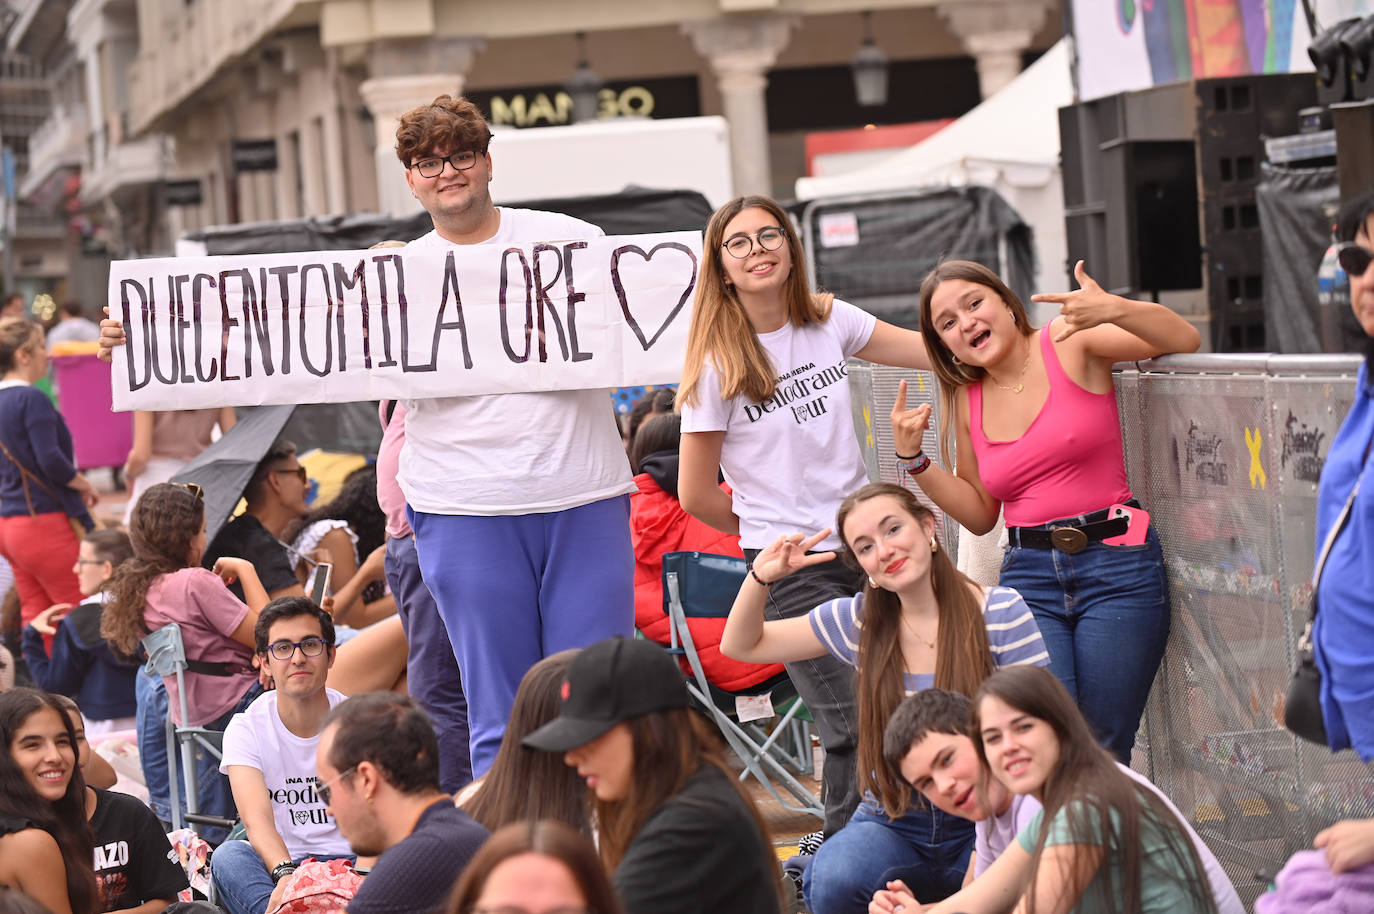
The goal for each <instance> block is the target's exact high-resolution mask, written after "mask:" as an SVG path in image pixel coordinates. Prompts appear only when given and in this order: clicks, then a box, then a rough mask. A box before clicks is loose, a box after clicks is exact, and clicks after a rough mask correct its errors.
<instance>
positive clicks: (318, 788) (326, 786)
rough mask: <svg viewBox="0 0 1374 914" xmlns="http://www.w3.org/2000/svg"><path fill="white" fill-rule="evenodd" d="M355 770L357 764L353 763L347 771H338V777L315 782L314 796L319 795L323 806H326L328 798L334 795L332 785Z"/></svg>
mask: <svg viewBox="0 0 1374 914" xmlns="http://www.w3.org/2000/svg"><path fill="white" fill-rule="evenodd" d="M357 770H358V766H357V765H354V766H353V767H352V768H350V769H348V770H347V771H340V772H339V774H338V777H333V778H330V779H329V780H328V781H326V782H325V783H323V784H316V785H315V796H317V797H319V798H320V799H321V800H322V801H323V802H324V805H325V806H328V805H329V798H330V797H332V796H333V795H334V785H335V784H337V783H339V782H340V781H342V780H343V779H344V778H346V777H348V776H349V775H350V774H352V773H353V772H355V771H357Z"/></svg>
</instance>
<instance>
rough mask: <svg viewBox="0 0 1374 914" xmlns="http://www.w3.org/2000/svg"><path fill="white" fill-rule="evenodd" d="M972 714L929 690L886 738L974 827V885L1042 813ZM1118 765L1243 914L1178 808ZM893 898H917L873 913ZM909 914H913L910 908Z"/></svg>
mask: <svg viewBox="0 0 1374 914" xmlns="http://www.w3.org/2000/svg"><path fill="white" fill-rule="evenodd" d="M972 711H973V703H972V702H971V701H969V698H968V696H966V695H963V694H960V693H958V692H947V691H945V690H943V689H927V690H926V691H924V692H918V693H916V694H915V695H912V696H910V697H908V698H907V699H906V700H904V701H903V702H902V703H901V705H900V706H898V708H897V713H895V714H893V715H892V719H891V720H889V721H888V724H887V732H886V733H885V734H884V735H883V754H884V756H886V758H887V761H888V764H890V765H891V766H892V767H893V768H895V769H898V770H900V771H901V773H902V777H903V779H905V780H906V781H907V782H908V783H910V784H911V786H912V787H913V788H915V789H916V791H917V792H919V793H920V794H921V795H922V796H923V797H925V798H926V800H927V801H928V802H929V803H930V804H931V805H932V806H935V807H936V808H938V809H941V810H943V811H945V812H946V813H948V814H950V815H952V816H963V817H964V818H966V819H972V820H973V821H974V823H975V824H974V831H975V832H976V834H977V839H976V841H975V845H974V847H975V851H974V853H975V860H974V863H973V865H971V866H970V867H969V876H968V880H967V882H972V881H973V879H974V877H975V876H979V875H982V874H983V873H984V872H985V871H986V870H987V869H988V867H990V866H991V865H992V864H993V862H994V861H996V860H997V859H998V858H999V857H1001V856H1002V854H1003V853H1004V852H1005V851H1006V850H1007V848H1009V847H1011V846H1012V844H1014V843H1015V841H1016V838H1017V835H1019V834H1021V832H1023V831H1024V830H1025V829H1026V827H1027V826H1028V825H1030V824H1031V822H1032V821H1033V820H1034V819H1035V816H1036V814H1037V813H1039V812H1040V809H1041V807H1040V803H1039V801H1038V800H1036V798H1035V797H1033V796H1031V795H1030V794H1020V793H1012V792H1011V791H1010V790H1009V789H1008V788H1007V786H1006V785H1005V784H1003V783H1002V782H1001V781H999V780H998V779H997V778H995V777H993V776H992V774H991V772H990V771H989V770H988V768H987V766H986V765H985V764H984V763H983V759H982V757H981V756H979V754H978V749H977V747H976V746H975V745H974V740H973V737H972V735H971V731H970V729H969V727H970V718H971V716H972ZM1117 766H1118V767H1119V768H1120V769H1121V771H1122V772H1124V773H1125V774H1126V775H1127V776H1129V777H1130V778H1131V779H1132V780H1133V781H1135V782H1136V783H1137V784H1141V785H1143V786H1144V787H1146V788H1147V789H1148V790H1150V791H1151V792H1152V793H1154V794H1155V795H1156V796H1157V797H1159V798H1160V799H1161V800H1163V802H1164V803H1165V805H1167V806H1168V808H1169V809H1170V810H1171V811H1172V812H1173V813H1174V815H1175V816H1176V817H1178V819H1179V821H1180V822H1181V824H1182V825H1183V828H1184V829H1185V830H1186V831H1187V833H1188V837H1189V840H1190V841H1191V842H1192V844H1193V849H1194V850H1196V851H1197V855H1198V857H1199V858H1200V859H1201V860H1202V864H1203V867H1204V868H1205V869H1206V871H1207V878H1208V882H1209V883H1210V885H1211V888H1212V894H1213V897H1214V900H1215V902H1216V906H1217V910H1218V911H1219V912H1221V914H1244V911H1245V907H1244V905H1243V904H1242V903H1241V900H1240V897H1239V896H1238V895H1237V894H1236V890H1235V887H1234V886H1232V885H1231V880H1230V878H1229V877H1228V876H1227V875H1226V872H1225V870H1223V869H1222V867H1221V864H1220V863H1219V862H1218V861H1217V858H1216V857H1215V856H1214V855H1213V854H1212V852H1211V850H1210V849H1209V848H1208V847H1207V845H1206V844H1205V843H1204V842H1203V841H1202V838H1200V837H1199V836H1198V834H1197V833H1196V832H1195V831H1193V829H1192V826H1190V825H1188V823H1187V822H1186V821H1185V820H1183V817H1182V815H1181V814H1180V813H1179V812H1178V809H1177V808H1176V807H1175V806H1174V805H1173V803H1171V802H1170V801H1169V800H1168V798H1167V797H1165V796H1164V795H1163V794H1161V793H1160V792H1159V791H1158V790H1157V789H1156V788H1155V786H1154V785H1153V784H1151V783H1150V782H1149V781H1148V780H1147V779H1146V778H1145V777H1144V776H1142V775H1140V774H1138V773H1136V772H1134V771H1132V770H1131V769H1130V768H1127V767H1126V766H1125V765H1122V764H1120V763H1119V762H1118V763H1117ZM965 884H967V883H965ZM893 892H906V894H908V895H910V890H909V889H907V887H906V886H905V885H904V884H902V883H900V882H896V883H893V884H891V885H890V886H889V887H888V889H887V890H883V891H879V892H878V893H876V894H875V895H874V899H873V900H874V904H873V905H870V908H869V910H870V911H871V912H875V914H877V912H881V914H894V912H895V910H896V908H895V906H894V904H893V902H892V898H893V895H892V894H891V893H893ZM907 914H914V911H912V909H910V908H908V909H907Z"/></svg>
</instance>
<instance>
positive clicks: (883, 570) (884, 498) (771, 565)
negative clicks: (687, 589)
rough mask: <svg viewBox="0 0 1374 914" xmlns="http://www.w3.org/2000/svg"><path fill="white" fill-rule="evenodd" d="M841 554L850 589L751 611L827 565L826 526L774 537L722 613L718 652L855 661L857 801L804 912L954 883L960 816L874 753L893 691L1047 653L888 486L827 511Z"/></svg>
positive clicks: (959, 867) (816, 870)
mask: <svg viewBox="0 0 1374 914" xmlns="http://www.w3.org/2000/svg"><path fill="white" fill-rule="evenodd" d="M836 526H837V527H838V528H839V530H840V533H841V536H842V539H843V543H844V548H845V550H846V551H845V559H846V561H847V562H849V563H851V565H852V566H857V568H858V569H859V570H860V571H861V572H862V573H863V574H865V575H866V576H867V581H866V583H867V586H866V587H865V588H864V589H863V590H862V592H860V593H854V594H850V595H848V596H845V597H841V598H838V599H834V600H830V601H828V602H824V603H821V604H820V605H817V606H815V607H814V608H813V609H812V610H811V611H810V612H809V613H808V614H807V615H806V616H805V617H802V618H796V619H781V620H776V621H768V622H765V621H764V618H763V616H764V603H765V601H766V600H767V594H768V592H769V591H770V590H771V589H772V588H773V587H776V586H777V584H778V582H779V581H784V580H786V579H787V578H788V577H790V576H792V575H794V574H795V573H797V572H798V571H801V570H803V569H806V568H814V567H818V566H822V567H823V566H824V565H825V564H826V563H833V564H838V563H837V562H834V558H835V553H834V552H821V553H812V552H810V551H809V550H811V549H812V548H813V547H815V546H816V545H817V544H818V543H820V542H822V541H823V540H825V539H826V538H827V537H828V536H829V535H830V531H829V530H822V531H820V532H818V533H815V534H813V535H811V536H809V537H806V536H803V534H800V533H792V534H787V535H784V536H781V537H779V538H778V539H776V540H775V541H774V542H773V543H772V544H770V545H769V546H768V547H767V548H766V549H764V550H763V551H762V552H760V553H759V554H758V555H757V556H756V557H755V559H754V564H753V568H752V569H751V573H750V575H749V576H748V577H747V578H746V579H745V581H744V584H743V585H742V586H741V588H740V592H739V596H738V597H736V599H735V605H734V606H733V607H732V608H731V610H730V618H729V619H728V620H727V621H726V623H725V633H724V635H723V636H722V638H721V650H722V651H724V652H725V653H726V654H727V655H728V656H730V657H734V658H735V659H737V660H749V661H753V662H755V663H765V662H779V661H781V662H784V663H789V662H795V661H798V660H803V659H806V658H810V657H817V656H821V655H823V654H829V655H831V656H833V657H834V658H835V659H836V661H837V662H840V663H843V664H845V665H846V666H847V667H854V668H856V669H857V671H858V677H857V682H858V689H857V691H858V706H859V715H858V716H859V740H858V745H859V780H860V784H861V785H862V787H863V788H864V790H865V796H864V800H863V802H862V803H861V804H860V805H859V808H858V809H857V810H856V811H855V813H854V816H853V818H852V819H850V821H849V824H848V825H846V826H845V827H844V828H843V829H841V830H840V831H839V832H838V833H836V834H835V835H833V836H832V837H831V838H829V839H827V840H826V842H825V843H824V844H822V845H821V847H820V850H819V851H817V853H816V855H815V858H814V859H813V860H812V861H811V863H810V865H809V866H808V867H807V870H806V874H805V877H804V880H803V888H804V891H805V893H806V900H807V902H808V904H809V905H810V908H811V910H812V911H813V912H815V914H844V912H862V911H865V910H867V908H868V903H869V901H870V899H871V898H872V897H873V893H874V892H875V891H877V890H880V889H882V888H883V887H884V886H885V885H886V884H887V883H888V882H890V881H893V880H896V879H901V880H902V881H903V882H905V883H906V885H907V886H910V887H911V888H912V889H913V890H914V892H915V894H916V896H917V897H918V898H919V899H920V900H921V901H923V902H930V901H938V900H939V899H941V898H944V897H945V896H947V895H949V894H951V893H952V892H955V891H957V890H958V889H959V887H960V885H961V884H962V883H963V880H964V873H965V870H966V868H967V866H968V859H969V852H970V850H971V849H972V847H973V823H972V822H970V821H968V820H966V819H961V818H959V817H957V816H948V815H945V814H942V813H941V812H940V811H939V810H935V809H931V808H929V807H928V806H926V805H925V804H924V803H918V802H917V801H916V800H915V798H914V797H913V795H912V792H911V787H910V785H909V784H908V783H907V782H906V780H905V779H904V778H903V777H902V776H901V772H900V771H899V770H897V769H895V768H893V767H892V766H891V765H889V764H888V763H887V762H886V761H885V758H884V755H883V733H884V730H885V728H886V727H887V722H888V718H890V717H891V716H892V714H893V712H895V711H896V710H897V706H898V705H899V704H901V702H902V699H903V698H904V697H906V696H907V695H910V694H913V693H915V692H919V691H921V690H922V689H929V688H932V687H933V688H940V689H948V690H951V691H955V692H961V693H963V694H965V695H969V696H972V695H973V693H974V692H976V691H977V690H978V687H979V686H980V685H981V683H982V681H983V679H985V678H986V677H987V676H988V675H989V674H991V673H992V672H993V670H994V669H997V668H999V667H1004V666H1014V665H1024V664H1040V665H1043V664H1046V663H1048V662H1049V654H1048V653H1047V652H1046V650H1045V644H1044V641H1042V640H1041V638H1040V632H1039V630H1038V629H1037V628H1036V626H1035V620H1034V619H1033V618H1032V617H1031V612H1030V610H1029V609H1028V608H1027V607H1026V604H1025V601H1023V600H1022V599H1021V595H1020V594H1018V593H1017V592H1016V591H1014V590H1012V589H1010V588H1007V587H992V588H983V587H980V586H979V585H977V584H975V583H974V582H973V581H971V580H970V579H969V578H968V577H966V576H965V575H964V574H962V573H961V572H960V571H959V570H958V569H957V568H955V567H954V563H953V561H951V559H950V557H949V555H948V554H947V553H946V552H945V550H944V549H943V548H942V547H941V546H940V543H939V540H937V539H936V538H935V516H934V514H933V513H932V512H931V511H930V509H929V508H927V507H925V506H924V505H922V504H921V503H920V502H918V501H917V500H916V498H915V496H913V495H912V494H911V493H910V492H908V491H907V490H906V489H903V488H902V487H901V486H895V485H889V484H885V483H875V484H871V485H867V486H864V487H863V488H861V489H859V490H858V491H857V492H855V493H854V494H852V495H850V496H849V497H848V498H846V499H845V500H844V502H843V504H841V506H840V510H839V516H838V517H837V519H836Z"/></svg>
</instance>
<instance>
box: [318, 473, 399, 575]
mask: <svg viewBox="0 0 1374 914" xmlns="http://www.w3.org/2000/svg"><path fill="white" fill-rule="evenodd" d="M320 520H341V521H345V522H347V523H348V526H349V528H350V529H352V531H353V532H354V533H356V534H357V535H358V557H359V559H360V560H361V559H365V558H367V557H368V555H369V554H371V552H372V550H374V549H376V548H377V547H378V546H381V545H383V544H384V543H385V542H386V514H385V513H383V511H382V509H381V508H380V507H378V505H377V467H375V466H374V465H372V464H368V465H367V466H361V467H358V468H357V469H356V470H354V471H353V472H352V473H349V474H348V475H347V476H346V477H344V481H343V485H342V486H341V487H340V488H339V494H338V495H335V496H334V498H333V499H332V500H331V501H330V502H329V504H327V505H320V506H319V507H318V508H316V509H315V510H313V511H311V512H310V513H309V514H307V515H306V516H305V517H304V518H303V519H302V520H301V523H300V527H299V528H297V529H298V530H304V529H305V528H306V527H309V526H310V525H311V524H313V523H315V522H316V521H320Z"/></svg>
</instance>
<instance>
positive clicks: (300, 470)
mask: <svg viewBox="0 0 1374 914" xmlns="http://www.w3.org/2000/svg"><path fill="white" fill-rule="evenodd" d="M272 472H273V473H290V474H292V475H293V476H295V477H296V478H297V479H299V480H300V481H301V483H302V484H304V483H307V482H309V481H310V478H309V477H308V476H306V474H305V467H288V468H287V469H285V470H273V471H272Z"/></svg>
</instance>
